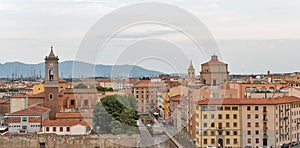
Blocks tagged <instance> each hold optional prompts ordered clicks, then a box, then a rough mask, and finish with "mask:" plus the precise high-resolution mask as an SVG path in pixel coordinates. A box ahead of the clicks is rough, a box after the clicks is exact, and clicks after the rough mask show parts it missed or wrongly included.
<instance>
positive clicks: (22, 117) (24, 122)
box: [5, 106, 50, 134]
mask: <svg viewBox="0 0 300 148" xmlns="http://www.w3.org/2000/svg"><path fill="white" fill-rule="evenodd" d="M49 112H50V109H48V108H45V107H41V106H30V107H28V108H25V109H22V110H19V111H16V112H13V113H9V114H6V115H5V118H6V119H7V122H8V132H9V133H13V134H16V133H18V134H27V133H34V132H39V131H40V129H41V123H42V122H43V121H44V120H47V119H49Z"/></svg>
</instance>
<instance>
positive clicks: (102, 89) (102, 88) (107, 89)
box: [96, 86, 114, 92]
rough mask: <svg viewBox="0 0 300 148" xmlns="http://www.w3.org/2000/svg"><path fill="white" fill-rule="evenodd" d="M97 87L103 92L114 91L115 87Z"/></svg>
mask: <svg viewBox="0 0 300 148" xmlns="http://www.w3.org/2000/svg"><path fill="white" fill-rule="evenodd" d="M96 89H97V90H98V91H101V92H106V91H114V90H113V88H111V87H110V88H106V87H102V86H98V87H96Z"/></svg>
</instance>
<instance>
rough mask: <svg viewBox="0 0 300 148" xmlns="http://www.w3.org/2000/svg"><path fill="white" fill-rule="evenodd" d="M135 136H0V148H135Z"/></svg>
mask: <svg viewBox="0 0 300 148" xmlns="http://www.w3.org/2000/svg"><path fill="white" fill-rule="evenodd" d="M138 139H139V137H138V136H137V135H133V136H127V135H86V136H59V135H55V134H33V135H5V136H0V144H1V147H6V148H25V147H26V148H39V147H40V145H43V144H45V146H46V148H55V147H57V148H61V147H64V148H65V147H72V148H104V147H105V148H106V147H108V148H109V147H118V148H128V147H136V146H137V144H138Z"/></svg>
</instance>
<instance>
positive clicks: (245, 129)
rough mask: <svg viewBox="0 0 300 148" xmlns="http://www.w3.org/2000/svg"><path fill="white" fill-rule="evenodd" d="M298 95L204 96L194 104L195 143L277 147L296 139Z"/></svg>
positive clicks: (299, 100)
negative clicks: (257, 96)
mask: <svg viewBox="0 0 300 148" xmlns="http://www.w3.org/2000/svg"><path fill="white" fill-rule="evenodd" d="M299 125H300V98H297V97H279V98H272V99H264V98H256V99H253V98H252V99H235V98H233V99H229V98H226V99H206V100H201V101H199V102H198V106H197V108H196V144H197V146H198V147H201V148H202V147H203V148H204V147H207V146H223V147H233V148H234V147H236V148H239V147H245V146H251V147H260V146H270V147H279V146H280V145H282V144H285V143H290V142H296V141H299V134H300V131H299Z"/></svg>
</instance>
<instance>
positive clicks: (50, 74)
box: [49, 69, 54, 80]
mask: <svg viewBox="0 0 300 148" xmlns="http://www.w3.org/2000/svg"><path fill="white" fill-rule="evenodd" d="M53 79H54V72H53V70H52V69H50V70H49V80H53Z"/></svg>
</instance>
